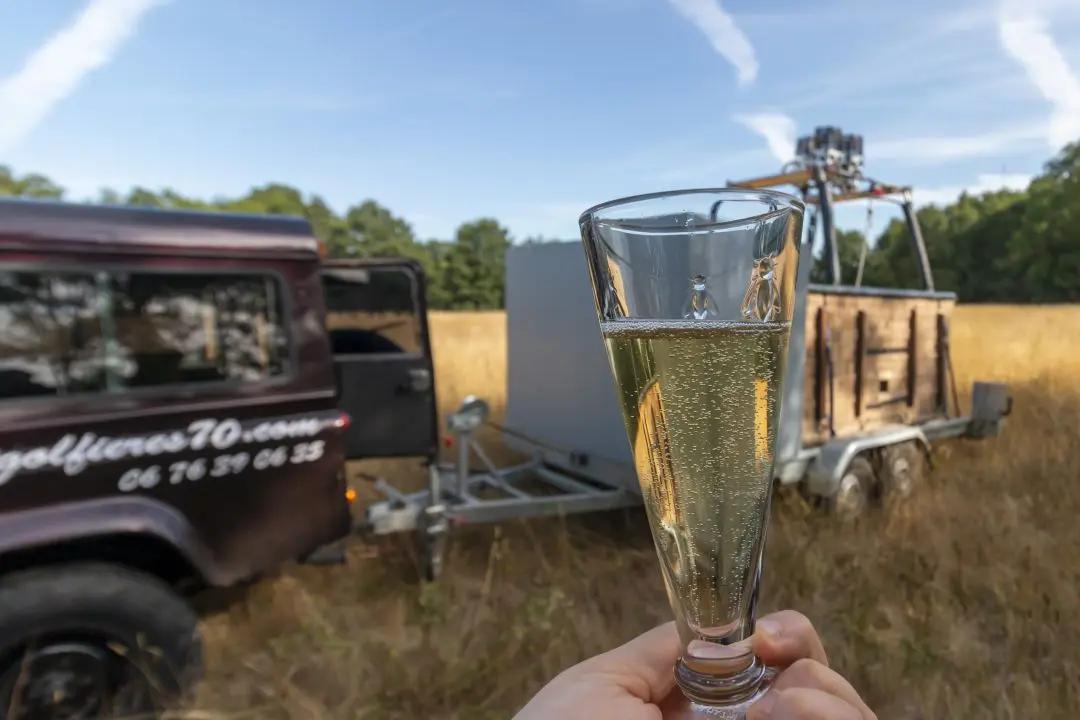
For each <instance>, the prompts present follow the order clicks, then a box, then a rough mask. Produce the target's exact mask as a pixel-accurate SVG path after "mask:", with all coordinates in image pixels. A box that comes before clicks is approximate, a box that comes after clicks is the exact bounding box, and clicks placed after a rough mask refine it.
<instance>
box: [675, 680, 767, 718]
mask: <svg viewBox="0 0 1080 720" xmlns="http://www.w3.org/2000/svg"><path fill="white" fill-rule="evenodd" d="M763 670H764V672H763V673H762V677H761V681H760V683H759V684H758V686H757V689H756V690H754V691H753V692H752V693H751V694H749V695H747V696H745V697H741V698H738V699H737V700H733V701H729V702H725V703H724V704H722V705H706V704H703V703H701V702H698V701H695V700H691V701H690V711H689V712H688V713H687V714H686V720H697V719H698V718H709V720H745V719H746V712H747V710H749V709H750V706H751V705H753V704H754V703H756V702H757V701H758V700H760V699H761V696H762V695H764V694H765V693H766V692H768V691H769V688H770V687H772V684H773V680H775V679H776V671H775V670H773V669H772V668H763Z"/></svg>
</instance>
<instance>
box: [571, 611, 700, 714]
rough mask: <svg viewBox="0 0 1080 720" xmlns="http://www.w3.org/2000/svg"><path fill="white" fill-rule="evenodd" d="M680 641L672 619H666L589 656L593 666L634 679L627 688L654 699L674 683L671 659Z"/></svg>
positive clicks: (674, 658) (676, 654)
mask: <svg viewBox="0 0 1080 720" xmlns="http://www.w3.org/2000/svg"><path fill="white" fill-rule="evenodd" d="M681 653H682V643H681V642H680V641H679V632H678V630H676V629H675V623H673V622H669V623H665V624H664V625H661V626H659V627H656V628H653V629H652V630H649V631H648V632H646V633H643V634H641V635H638V636H637V637H636V638H634V639H633V640H631V641H630V642H628V643H626V644H625V645H621V646H619V647H617V648H615V649H614V650H610V651H608V652H606V653H604V654H603V655H597V656H596V657H595V658H593V662H595V663H596V665H595V666H596V667H602V668H610V669H611V670H613V671H616V672H617V673H618V675H619V676H620V677H626V678H627V679H629V680H636V681H637V683H636V684H635V686H634V687H627V690H629V691H630V692H632V693H634V694H635V695H637V696H638V697H640V698H641V699H642V700H644V701H645V702H651V703H658V702H660V701H661V700H663V699H664V698H665V697H667V696H668V694H669V693H670V692H671V691H672V689H673V688H674V687H675V673H674V668H675V662H676V661H677V660H678V659H679V655H680V654H681Z"/></svg>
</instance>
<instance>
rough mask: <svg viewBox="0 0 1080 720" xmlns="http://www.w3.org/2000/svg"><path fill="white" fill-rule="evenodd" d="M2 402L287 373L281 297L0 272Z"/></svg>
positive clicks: (270, 290)
mask: <svg viewBox="0 0 1080 720" xmlns="http://www.w3.org/2000/svg"><path fill="white" fill-rule="evenodd" d="M0 327H2V328H3V329H4V332H3V333H0V399H12V398H23V397H33V396H50V395H70V394H76V393H87V392H107V391H109V392H123V391H126V390H134V389H140V388H150V387H163V386H172V385H186V384H191V383H202V382H213V381H240V382H256V381H259V380H263V379H266V378H269V377H272V376H275V375H280V374H282V373H285V372H286V371H287V370H288V362H289V346H288V335H287V333H286V329H285V325H284V323H283V320H282V304H281V290H280V286H279V284H278V282H277V280H276V279H275V278H273V277H268V276H260V275H253V274H241V273H236V274H218V273H203V272H200V273H158V272H145V273H143V272H134V273H127V272H121V273H115V272H108V273H105V272H63V271H60V272H56V271H4V270H2V269H0Z"/></svg>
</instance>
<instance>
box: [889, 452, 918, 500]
mask: <svg viewBox="0 0 1080 720" xmlns="http://www.w3.org/2000/svg"><path fill="white" fill-rule="evenodd" d="M926 471H927V461H926V454H925V453H924V452H923V449H922V448H921V447H920V446H919V445H918V443H915V442H905V443H899V444H897V445H890V446H889V447H887V448H885V449H884V450H882V452H881V475H882V485H883V490H884V493H885V495H886V496H887V497H892V498H896V499H898V500H903V499H906V498H908V497H910V496H911V494H912V493H913V492H914V491H915V489H916V488H918V487H919V486H920V485H922V483H923V481H924V480H925V478H926Z"/></svg>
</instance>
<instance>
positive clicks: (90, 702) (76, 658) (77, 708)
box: [0, 563, 202, 720]
mask: <svg viewBox="0 0 1080 720" xmlns="http://www.w3.org/2000/svg"><path fill="white" fill-rule="evenodd" d="M0 608H2V610H0V716H2V717H3V718H4V720H38V718H56V719H57V720H76V719H77V718H78V719H79V720H82V719H83V718H97V717H113V716H114V715H116V716H120V717H143V718H145V717H148V716H149V717H155V716H157V715H158V714H160V712H161V711H162V710H164V709H165V708H166V707H167V706H168V705H169V704H171V703H172V702H174V701H176V700H177V699H179V698H181V697H182V696H183V695H184V694H186V693H187V692H188V691H189V690H190V689H191V688H192V686H193V685H194V683H195V682H196V681H197V680H198V679H199V676H200V675H201V672H202V644H201V642H200V639H199V636H198V631H197V628H196V624H197V621H198V618H197V616H196V614H195V612H194V610H192V609H191V607H190V606H188V604H187V603H186V602H184V600H183V599H182V598H181V597H179V596H178V595H177V594H175V593H174V592H173V591H172V590H171V589H170V588H169V587H168V586H167V585H166V584H164V583H163V582H161V581H159V580H158V579H157V578H154V577H152V576H150V575H146V574H143V573H139V572H135V571H132V570H128V569H126V568H123V567H119V566H116V565H108V564H99V563H80V564H72V565H56V566H49V567H45V568H40V569H35V570H26V571H22V572H18V573H14V574H12V575H10V576H8V577H6V578H3V579H2V580H0ZM5 712H6V713H7V714H4V713H5Z"/></svg>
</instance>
